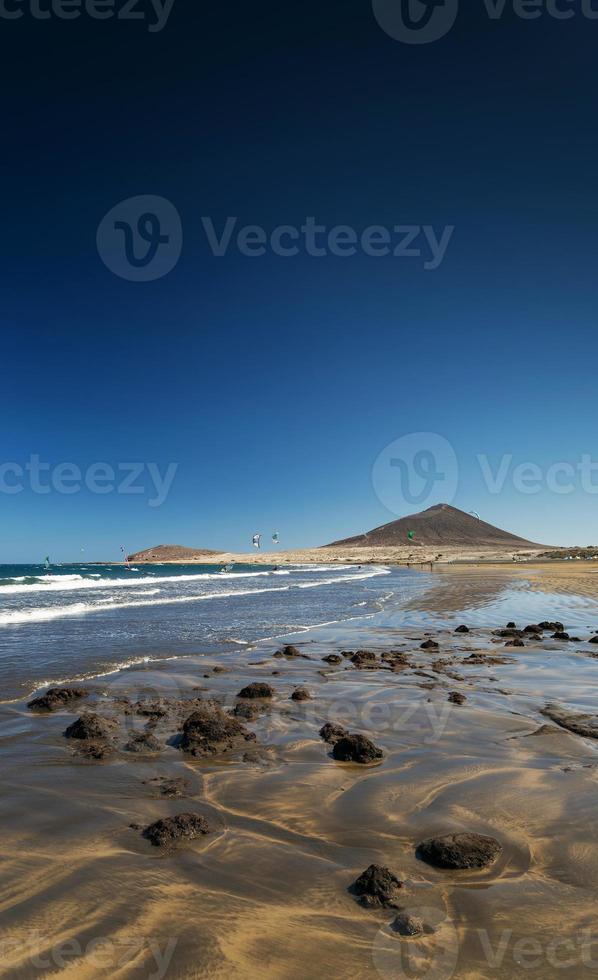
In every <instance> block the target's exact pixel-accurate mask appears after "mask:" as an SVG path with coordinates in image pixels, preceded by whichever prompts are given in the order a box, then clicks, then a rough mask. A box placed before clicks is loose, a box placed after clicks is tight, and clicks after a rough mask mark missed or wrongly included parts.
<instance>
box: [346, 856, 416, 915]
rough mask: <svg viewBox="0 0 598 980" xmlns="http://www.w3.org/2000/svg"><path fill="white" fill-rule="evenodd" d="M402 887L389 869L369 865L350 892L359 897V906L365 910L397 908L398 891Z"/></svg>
mask: <svg viewBox="0 0 598 980" xmlns="http://www.w3.org/2000/svg"><path fill="white" fill-rule="evenodd" d="M402 887H403V883H402V881H400V880H399V879H398V878H397V876H396V874H395V873H394V872H393V871H391V870H390V868H383V867H382V866H381V865H379V864H370V866H369V868H366V870H365V871H364V872H363V873H362V874H360V875H359V878H357V880H356V881H355V882H354V883H353V885H352V886H351V891H353V892H354V893H355V894H356V895H358V896H359V902H360V904H361V905H365V906H366V908H376V907H378V908H379V907H380V906H382V907H383V908H399V900H400V889H401V888H402Z"/></svg>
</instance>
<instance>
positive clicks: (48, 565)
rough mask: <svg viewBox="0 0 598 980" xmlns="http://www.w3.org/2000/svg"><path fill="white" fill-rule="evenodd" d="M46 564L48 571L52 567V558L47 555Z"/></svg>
mask: <svg viewBox="0 0 598 980" xmlns="http://www.w3.org/2000/svg"><path fill="white" fill-rule="evenodd" d="M45 564H46V569H48V568H49V567H50V556H49V555H46V562H45Z"/></svg>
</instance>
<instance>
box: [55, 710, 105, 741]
mask: <svg viewBox="0 0 598 980" xmlns="http://www.w3.org/2000/svg"><path fill="white" fill-rule="evenodd" d="M117 727H118V725H117V722H115V721H113V720H111V719H110V718H101V717H100V715H96V714H94V713H93V712H91V711H90V712H88V713H86V714H82V715H81V717H80V718H77V720H76V721H74V722H73V724H72V725H69V726H68V728H67V729H66V731H65V733H64V734H65V735H66V737H67V738H79V739H98V738H109V737H110V735H112V734H113V733H114V730H115V728H117Z"/></svg>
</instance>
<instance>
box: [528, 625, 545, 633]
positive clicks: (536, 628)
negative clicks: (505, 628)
mask: <svg viewBox="0 0 598 980" xmlns="http://www.w3.org/2000/svg"><path fill="white" fill-rule="evenodd" d="M523 632H524V633H541V632H542V627H541V626H538V625H537V624H536V623H531V624H530V625H529V626H524V627H523Z"/></svg>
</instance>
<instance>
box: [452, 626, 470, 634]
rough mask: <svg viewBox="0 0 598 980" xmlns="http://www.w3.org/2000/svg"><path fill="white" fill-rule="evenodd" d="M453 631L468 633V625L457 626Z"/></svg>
mask: <svg viewBox="0 0 598 980" xmlns="http://www.w3.org/2000/svg"><path fill="white" fill-rule="evenodd" d="M455 633H469V626H463V625H462V626H457V629H456V630H455Z"/></svg>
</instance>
